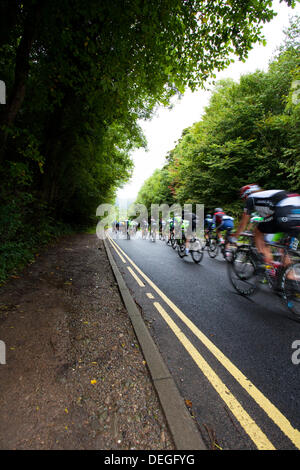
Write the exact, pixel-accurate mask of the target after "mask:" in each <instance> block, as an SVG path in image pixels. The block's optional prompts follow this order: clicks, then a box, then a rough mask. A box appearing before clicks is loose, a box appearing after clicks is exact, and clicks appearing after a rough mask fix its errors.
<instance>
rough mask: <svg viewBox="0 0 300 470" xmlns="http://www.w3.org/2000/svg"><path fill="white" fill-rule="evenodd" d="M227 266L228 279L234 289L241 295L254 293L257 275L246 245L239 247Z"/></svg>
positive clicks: (256, 285)
mask: <svg viewBox="0 0 300 470" xmlns="http://www.w3.org/2000/svg"><path fill="white" fill-rule="evenodd" d="M227 266H228V273H229V279H230V282H231V284H232V286H233V287H234V288H235V290H236V291H237V292H238V293H239V294H241V295H246V296H248V295H252V294H254V292H255V291H256V289H257V287H258V277H257V272H256V266H255V263H254V261H253V259H252V257H251V254H250V251H249V249H248V247H242V246H241V247H239V248H238V249H237V251H236V252H235V254H234V256H233V259H232V261H231V262H228V263H227Z"/></svg>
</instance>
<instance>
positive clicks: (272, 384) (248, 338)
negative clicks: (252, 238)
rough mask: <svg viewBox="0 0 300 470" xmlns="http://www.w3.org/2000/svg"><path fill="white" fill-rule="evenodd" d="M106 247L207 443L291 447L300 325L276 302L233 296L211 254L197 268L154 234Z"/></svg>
mask: <svg viewBox="0 0 300 470" xmlns="http://www.w3.org/2000/svg"><path fill="white" fill-rule="evenodd" d="M110 246H111V251H112V253H113V256H114V258H115V261H116V263H117V265H118V267H119V269H120V271H121V273H122V274H123V276H124V278H125V281H126V283H127V285H128V287H129V289H130V291H131V293H132V295H133V296H134V299H135V301H136V303H137V304H138V305H140V307H141V309H142V311H143V315H144V319H145V322H146V324H147V325H148V326H149V329H150V332H151V334H152V336H153V338H154V340H155V342H156V344H157V346H158V348H159V350H160V352H161V354H162V356H163V358H164V360H165V362H166V364H167V366H168V367H169V370H170V372H171V373H172V375H173V377H174V379H175V381H176V384H177V386H178V389H179V391H180V393H181V395H182V397H183V398H184V399H185V400H186V403H187V406H188V407H189V409H190V411H191V413H192V414H193V416H194V417H195V419H196V421H197V423H198V425H199V428H200V429H201V432H202V435H203V437H204V439H205V440H206V442H207V443H208V444H209V446H211V447H212V448H216V449H218V448H221V449H262V450H264V449H300V432H299V431H298V430H300V393H299V392H300V381H299V377H300V365H296V364H294V363H293V361H292V354H293V353H294V349H292V344H293V342H294V341H295V340H300V324H298V323H296V322H295V321H293V320H291V319H290V318H289V316H288V313H287V311H286V308H285V306H284V305H283V304H282V303H281V301H280V299H279V298H278V297H276V296H275V295H274V294H273V293H272V292H271V291H270V290H268V287H267V286H262V288H261V290H260V292H259V293H258V294H256V295H255V296H253V297H252V298H249V299H247V298H244V297H241V296H239V295H238V294H236V293H235V292H234V290H233V288H232V287H231V285H230V283H229V280H228V275H227V269H226V262H225V261H224V260H223V258H221V256H220V255H219V256H218V257H217V258H216V259H210V258H209V257H208V255H207V253H206V252H205V254H204V258H203V260H202V262H201V263H200V264H199V265H196V264H195V263H194V262H193V261H192V259H191V257H186V258H184V259H183V260H182V259H180V258H179V256H178V255H177V253H176V252H175V251H174V250H173V249H172V248H171V247H168V246H167V245H166V244H165V243H164V242H162V241H159V240H157V242H156V243H152V242H150V241H149V240H141V239H136V240H125V239H121V238H119V239H117V240H116V239H115V240H111V241H110Z"/></svg>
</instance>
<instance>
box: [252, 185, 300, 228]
mask: <svg viewBox="0 0 300 470" xmlns="http://www.w3.org/2000/svg"><path fill="white" fill-rule="evenodd" d="M244 210H245V213H246V214H251V212H252V211H253V210H255V211H256V212H257V213H258V214H259V215H260V216H262V217H263V221H262V222H260V223H259V224H258V229H259V230H260V231H261V232H262V233H277V232H284V233H290V232H293V231H299V230H300V195H299V194H294V193H287V192H286V191H282V190H270V191H259V192H257V193H254V194H253V196H249V197H248V198H247V200H246V206H245V209H244Z"/></svg>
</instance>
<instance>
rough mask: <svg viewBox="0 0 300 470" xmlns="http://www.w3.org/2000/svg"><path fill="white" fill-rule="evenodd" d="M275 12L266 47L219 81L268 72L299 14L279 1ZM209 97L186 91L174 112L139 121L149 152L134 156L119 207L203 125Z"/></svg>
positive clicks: (266, 30) (265, 30)
mask: <svg viewBox="0 0 300 470" xmlns="http://www.w3.org/2000/svg"><path fill="white" fill-rule="evenodd" d="M273 9H274V10H275V11H276V12H277V16H276V17H275V18H274V19H273V20H272V21H271V22H270V23H268V24H266V25H264V27H263V33H264V36H265V39H266V41H267V45H266V46H262V45H259V44H258V45H255V46H254V48H253V49H252V51H250V53H249V56H248V59H247V61H246V62H245V63H243V62H240V61H238V60H236V62H234V63H233V64H231V65H230V66H229V67H228V68H227V69H226V70H224V71H222V72H219V73H217V74H216V75H217V78H216V80H219V79H221V78H233V79H234V80H239V78H240V76H241V75H243V74H246V73H249V72H255V71H256V70H257V69H259V70H267V69H268V64H269V61H270V60H271V59H272V57H273V55H274V52H275V50H276V48H277V47H278V46H279V45H280V44H281V43H282V42H283V38H284V34H283V29H285V28H287V27H288V26H289V18H290V17H291V16H294V15H296V14H300V5H299V4H298V5H297V6H296V8H295V9H291V8H289V7H288V6H287V5H286V3H280V2H279V0H275V1H274V2H273ZM211 88H212V87H211ZM210 96H211V91H210V90H207V91H204V90H199V91H196V92H194V93H192V92H191V91H190V90H187V91H186V93H185V94H184V95H183V97H182V98H181V99H180V100H179V99H178V98H176V99H175V100H173V107H172V109H168V108H163V107H159V108H158V109H157V111H156V113H155V116H153V118H152V119H151V120H149V121H139V124H140V126H141V128H142V130H143V132H144V134H145V136H146V139H147V142H148V145H147V150H145V149H138V150H135V151H133V152H132V153H131V158H132V160H133V162H134V171H133V176H132V178H131V179H130V181H129V182H128V183H127V184H126V185H124V187H123V188H120V189H119V190H118V192H117V204H118V205H120V206H121V207H126V206H127V202H128V203H130V202H133V201H134V200H135V198H136V196H137V194H138V192H139V190H140V188H141V187H142V185H143V183H144V181H145V180H146V179H147V178H149V176H151V175H152V174H153V172H154V170H156V169H157V168H162V167H163V165H164V164H165V157H166V155H167V153H168V151H170V150H172V149H173V148H174V147H175V145H176V142H177V141H178V140H179V139H180V137H181V134H182V131H183V130H184V129H186V128H187V127H190V126H191V125H192V124H193V123H194V122H197V121H200V119H201V115H202V114H203V112H204V108H205V106H207V105H208V103H209V99H210Z"/></svg>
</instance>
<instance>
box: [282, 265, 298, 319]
mask: <svg viewBox="0 0 300 470" xmlns="http://www.w3.org/2000/svg"><path fill="white" fill-rule="evenodd" d="M281 287H282V291H283V299H284V300H285V302H286V305H287V307H288V309H289V312H290V313H292V315H293V317H294V318H295V319H296V320H297V321H300V262H299V263H293V264H291V265H290V266H288V267H287V268H286V269H285V270H284V272H283V275H282V279H281Z"/></svg>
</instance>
